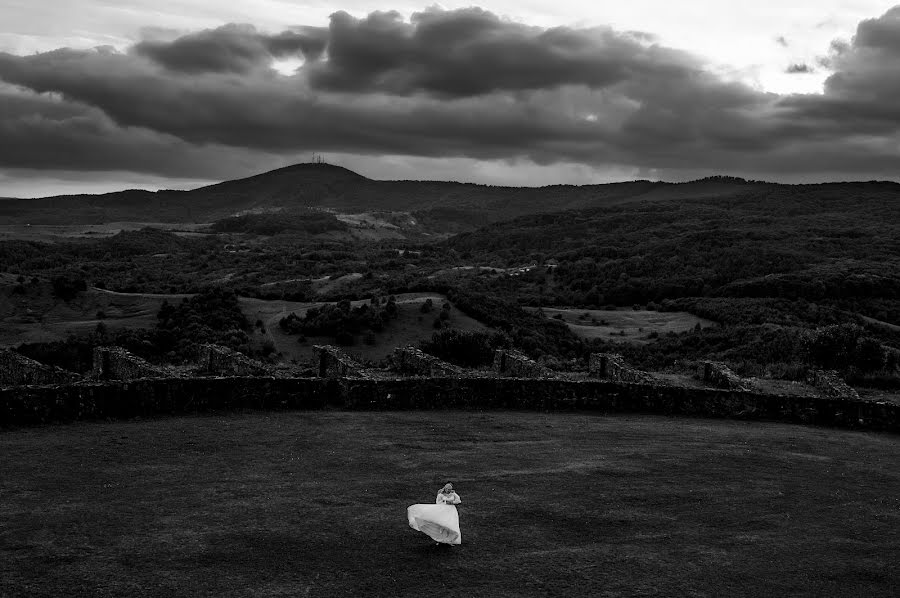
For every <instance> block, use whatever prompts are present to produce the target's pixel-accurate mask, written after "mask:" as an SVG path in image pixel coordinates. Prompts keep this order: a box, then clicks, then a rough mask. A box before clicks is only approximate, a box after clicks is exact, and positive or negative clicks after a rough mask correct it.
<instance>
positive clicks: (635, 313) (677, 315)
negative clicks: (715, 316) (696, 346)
mask: <svg viewBox="0 0 900 598" xmlns="http://www.w3.org/2000/svg"><path fill="white" fill-rule="evenodd" d="M543 310H544V313H545V314H547V317H548V318H553V317H556V316H562V319H563V321H564V322H565V323H566V324H568V326H569V328H570V329H571V330H572V332H574V333H575V334H577V335H578V336H580V337H581V338H585V339H588V340H590V339H595V338H600V339H603V340H605V341H613V342H628V343H647V342H650V341H651V340H652V339H651V337H650V334H651V333H654V332H655V333H657V334H660V335H662V334H666V333H669V332H676V333H679V332H685V331H687V330H690V329H692V328H693V327H694V326H696V325H697V324H700V327H701V328H710V327H712V326H717V325H718V324H716V323H715V322H713V321H712V320H707V319H704V318H700V317H697V316H695V315H693V314H689V313H687V312H661V311H647V310H631V309H619V310H605V309H559V308H552V307H545V308H543Z"/></svg>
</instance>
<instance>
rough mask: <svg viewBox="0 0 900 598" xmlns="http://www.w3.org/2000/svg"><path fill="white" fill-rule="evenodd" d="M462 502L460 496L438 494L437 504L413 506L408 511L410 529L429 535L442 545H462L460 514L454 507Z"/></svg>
mask: <svg viewBox="0 0 900 598" xmlns="http://www.w3.org/2000/svg"><path fill="white" fill-rule="evenodd" d="M461 502H462V500H460V498H459V495H458V494H457V493H456V492H454V493H452V494H443V493H438V495H437V499H436V500H435V504H433V505H426V504H418V505H412V506H410V507H409V508H407V509H406V518H407V519H408V520H409V527H411V528H413V529H414V530H416V531H419V532H422V533H423V534H427V535H428V536H430V537H431V539H433V540H434V541H435V542H440V543H442V544H462V533H461V532H460V531H459V513H458V512H457V511H456V507H455V506H454V505H458V504H460V503H461Z"/></svg>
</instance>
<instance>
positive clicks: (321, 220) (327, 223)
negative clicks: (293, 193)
mask: <svg viewBox="0 0 900 598" xmlns="http://www.w3.org/2000/svg"><path fill="white" fill-rule="evenodd" d="M347 228H348V227H347V225H346V224H345V223H343V222H341V221H340V220H338V219H337V218H336V217H335V216H334V214H329V213H328V212H323V211H322V210H312V209H309V208H293V209H291V210H281V211H278V212H265V213H262V214H244V215H241V216H231V217H229V218H223V219H222V220H218V221H216V222H214V223H213V225H212V230H213V231H215V232H217V233H248V234H253V235H266V236H270V235H277V234H280V233H306V234H310V235H317V234H321V233H327V232H331V231H346V230H347Z"/></svg>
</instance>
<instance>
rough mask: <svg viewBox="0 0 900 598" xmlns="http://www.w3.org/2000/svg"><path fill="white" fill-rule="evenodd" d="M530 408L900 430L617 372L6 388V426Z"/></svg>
mask: <svg viewBox="0 0 900 598" xmlns="http://www.w3.org/2000/svg"><path fill="white" fill-rule="evenodd" d="M326 407H332V408H344V409H351V410H397V409H527V410H539V411H547V412H556V411H575V410H577V411H596V412H601V413H650V414H663V415H678V416H689V417H713V418H731V419H742V420H763V421H779V422H791V423H800V424H814V425H822V426H833V427H840V428H849V429H864V430H878V431H888V432H893V433H900V405H898V404H895V403H887V402H883V401H882V402H876V401H863V400H858V399H857V400H849V399H838V398H827V397H826V398H822V397H804V396H786V395H768V394H759V393H753V392H746V391H738V390H725V389H715V388H699V389H698V388H687V387H678V386H668V385H663V384H631V383H623V382H613V381H610V380H563V379H535V378H531V379H527V378H478V377H448V378H395V379H373V378H342V379H327V378H288V379H279V378H273V377H239V378H192V379H145V380H136V381H131V382H121V381H111V382H78V383H74V384H66V385H59V386H27V387H24V386H23V387H15V388H12V387H10V388H4V389H0V426H24V425H36V424H46V423H51V422H65V421H73V420H82V419H88V420H90V419H108V418H113V419H123V418H132V417H148V416H154V415H164V414H181V413H195V412H208V411H218V410H227V411H232V410H240V409H263V410H285V409H323V408H326Z"/></svg>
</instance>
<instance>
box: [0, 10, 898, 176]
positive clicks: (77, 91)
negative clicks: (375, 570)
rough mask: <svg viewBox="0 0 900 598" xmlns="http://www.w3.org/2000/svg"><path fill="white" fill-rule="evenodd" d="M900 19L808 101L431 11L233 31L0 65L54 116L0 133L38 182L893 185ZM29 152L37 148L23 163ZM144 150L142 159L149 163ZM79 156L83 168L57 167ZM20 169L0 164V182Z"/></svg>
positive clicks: (863, 28)
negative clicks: (251, 178) (625, 171)
mask: <svg viewBox="0 0 900 598" xmlns="http://www.w3.org/2000/svg"><path fill="white" fill-rule="evenodd" d="M898 13H900V11H891V12H889V13H887V14H886V15H884V16H883V17H881V18H879V19H872V20H870V21H865V22H863V23H861V24H860V26H859V31H858V32H857V35H856V37H855V38H854V40H853V41H852V42H850V43H846V44H835V45H833V47H832V48H831V49H830V53H829V56H828V58H829V61H830V64H831V66H832V71H833V74H832V75H831V77H830V78H829V79H828V82H827V84H826V88H825V93H824V94H821V95H787V96H779V95H776V94H769V93H763V92H760V91H759V90H757V89H754V88H752V87H749V86H747V85H744V84H742V83H736V82H732V81H727V80H725V79H723V78H722V77H721V76H719V75H717V74H715V73H713V72H712V71H711V70H709V69H708V67H707V65H706V64H704V62H703V61H701V60H700V59H698V58H695V57H692V56H690V55H688V54H686V53H683V52H680V51H676V50H672V49H669V48H665V47H662V46H660V45H658V44H656V43H654V42H653V40H652V38H651V37H649V36H646V35H638V34H634V33H616V32H615V31H613V30H611V29H607V28H592V29H574V28H554V29H541V28H536V27H529V26H526V25H522V24H517V23H511V22H508V21H504V20H501V19H499V18H498V17H496V16H495V15H493V14H491V13H488V12H486V11H482V10H480V9H464V10H457V11H440V10H436V9H432V10H428V11H426V12H423V13H417V14H416V15H414V16H413V18H412V19H411V20H410V21H409V22H405V21H403V20H402V19H401V18H400V17H399V15H398V14H397V13H380V12H379V13H373V14H371V15H369V16H368V17H367V18H364V19H356V18H353V17H350V16H349V15H347V14H345V13H336V14H335V15H333V17H332V21H331V25H330V26H329V27H328V28H327V30H326V29H315V28H304V27H299V28H294V29H291V30H288V31H287V32H285V33H282V34H278V35H269V34H263V33H260V32H258V31H256V30H255V29H253V28H251V27H248V26H238V25H231V26H227V27H222V28H219V29H215V30H209V31H204V32H200V33H196V34H189V35H185V36H182V37H180V38H177V39H174V40H172V41H154V42H150V41H145V42H141V43H140V44H138V45H137V46H135V47H133V48H131V49H130V50H129V51H127V52H124V53H117V52H114V51H110V50H108V49H106V50H93V51H83V50H70V49H62V50H56V51H53V52H46V53H43V54H36V55H32V56H15V55H11V54H0V79H2V80H4V81H6V82H8V83H11V84H15V85H18V86H21V87H22V88H25V89H27V90H30V91H29V92H28V93H30V94H31V95H32V96H33V97H34V98H38V99H39V98H40V96H37V95H36V94H44V93H52V94H54V98H55V99H53V102H52V103H53V105H52V106H51V105H44V104H41V108H40V110H37V109H35V113H34V114H37V115H38V116H31V117H28V116H27V115H26V116H23V115H22V112H23V109H22V108H21V106H20V107H19V108H15V109H9V111H10V114H13V113H14V114H16V115H18V116H13V117H8V118H7V117H0V119H2V118H5V120H2V122H3V123H5V124H4V126H9V127H18V128H19V129H18V130H17V135H18V137H16V139H17V140H19V142H20V143H23V144H25V146H26V147H27V148H28V149H27V152H30V153H27V152H26V153H27V155H28V156H30V157H29V158H28V162H29V164H32V166H33V165H35V164H38V163H40V160H41V153H42V152H43V153H44V154H46V157H45V159H46V161H47V163H48V164H53V166H54V167H61V166H59V164H60V163H61V162H64V161H65V160H69V161H73V162H77V161H78V160H82V161H84V162H87V163H95V162H96V163H99V162H103V161H109V162H112V163H118V164H121V165H122V168H128V169H134V170H138V171H142V172H144V171H150V170H152V171H153V172H168V173H170V174H173V175H175V174H177V175H178V176H186V174H187V171H188V170H191V169H192V168H205V169H209V168H210V164H209V159H204V158H203V156H205V155H207V154H205V153H204V152H207V151H209V155H219V154H221V155H225V156H229V157H230V159H232V160H236V159H237V158H235V156H242V157H246V156H254V155H261V154H257V153H255V152H272V153H278V154H287V153H293V152H308V151H328V152H342V153H354V154H362V155H375V156H377V155H383V154H404V155H410V156H424V157H456V158H475V159H526V160H531V161H533V162H536V163H538V164H554V163H561V162H565V163H572V164H587V165H623V166H629V167H640V168H648V169H659V170H661V171H676V170H678V169H683V170H685V171H687V170H691V171H696V170H701V169H708V170H713V171H715V170H721V171H727V172H732V173H741V172H752V173H754V174H758V173H767V172H768V173H773V174H777V173H785V172H792V173H798V172H810V173H823V174H827V173H830V172H859V173H873V175H875V176H877V174H878V173H891V174H893V173H894V168H895V167H896V163H897V150H896V148H897V147H898V142H900V140H898V133H900V131H898V129H900V108H898V106H897V103H896V102H895V100H894V98H896V97H897V94H898V93H900V54H898V52H900V48H898V47H897V46H896V44H894V42H893V40H892V37H891V36H892V34H893V33H896V35H897V36H898V37H900V27H898V17H900V14H898ZM288 55H299V56H304V57H305V58H306V63H305V64H304V66H303V67H301V68H300V69H299V70H298V71H297V73H296V74H294V75H293V76H290V77H285V76H281V75H279V74H277V73H276V72H275V71H273V70H271V69H270V68H267V67H268V66H269V64H270V62H271V60H272V59H273V58H275V57H281V56H288ZM42 101H43V100H42ZM66 110H71V111H73V114H72V115H71V116H66V113H65V111H66ZM54 111H56V112H54ZM26 112H27V110H26ZM54 114H55V116H53V115H54ZM79 115H80V116H79ZM29 119H30V120H29ZM7 121H8V122H7ZM9 123H12V124H9ZM25 127H31V129H29V131H31V132H28V133H24V132H23V131H25V130H26V129H25ZM29 135H32V136H33V137H34V139H37V140H39V142H35V143H32V144H31V145H28V144H27V143H26V140H27V138H28V136H29ZM54 135H55V136H56V137H54ZM56 138H59V139H60V140H61V141H54V139H56ZM4 139H5V137H4ZM66 144H68V145H66ZM79 144H80V145H79ZM141 144H146V145H147V147H149V148H151V149H152V151H151V152H150V153H149V154H147V155H146V156H145V155H142V153H141V149H140V146H141ZM207 146H208V147H210V148H217V149H215V152H214V151H213V150H212V149H209V150H207V149H206V147H207ZM89 147H95V148H96V150H95V154H96V155H95V156H72V157H65V156H64V154H66V153H75V152H78V151H83V150H82V149H79V148H89ZM226 147H230V148H236V149H234V150H233V151H234V152H235V154H233V155H232V154H229V153H228V152H226V151H225V149H224V148H226ZM41 148H43V150H42V149H41ZM58 148H71V149H69V150H60V149H58ZM167 148H168V149H167ZM239 148H245V149H239ZM192 151H196V154H194V153H191V152H192ZM216 152H218V154H216ZM223 152H224V153H223ZM241 152H243V153H241ZM167 153H169V154H171V156H179V157H178V158H177V159H176V158H175V157H169V156H166V155H165V154H167ZM16 160H17V157H16V156H15V155H14V152H11V151H9V150H6V151H4V153H2V154H0V165H7V166H9V165H10V164H11V163H13V162H15V161H16ZM18 160H19V162H17V163H16V164H19V165H20V163H21V161H22V158H21V157H19V158H18ZM226 162H227V161H226ZM70 167H73V168H75V167H82V168H91V166H89V165H86V166H78V165H77V164H75V163H73V164H70ZM223 170H224V168H223Z"/></svg>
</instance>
